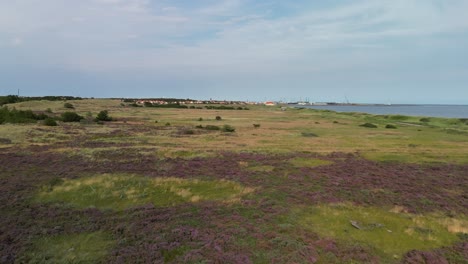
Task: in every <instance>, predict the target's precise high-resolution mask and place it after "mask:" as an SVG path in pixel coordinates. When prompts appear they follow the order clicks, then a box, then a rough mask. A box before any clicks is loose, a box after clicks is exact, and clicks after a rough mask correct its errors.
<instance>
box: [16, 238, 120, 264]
mask: <svg viewBox="0 0 468 264" xmlns="http://www.w3.org/2000/svg"><path fill="white" fill-rule="evenodd" d="M113 245H114V241H113V240H112V239H111V237H110V236H109V235H107V234H105V233H104V232H95V233H84V234H72V235H58V236H43V237H41V238H38V239H36V240H35V241H33V244H32V247H31V248H30V249H29V250H28V251H27V252H25V253H24V254H23V256H21V257H20V258H19V259H18V262H17V263H99V262H102V261H103V259H104V258H105V256H106V255H107V253H108V251H109V250H110V248H111V247H112V246H113Z"/></svg>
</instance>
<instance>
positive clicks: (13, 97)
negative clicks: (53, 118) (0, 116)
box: [0, 95, 83, 106]
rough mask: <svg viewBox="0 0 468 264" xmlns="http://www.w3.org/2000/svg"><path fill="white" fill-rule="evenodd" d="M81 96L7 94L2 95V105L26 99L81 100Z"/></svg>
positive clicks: (0, 100) (0, 99)
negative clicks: (23, 95)
mask: <svg viewBox="0 0 468 264" xmlns="http://www.w3.org/2000/svg"><path fill="white" fill-rule="evenodd" d="M81 99H83V98H81V97H74V96H34V97H20V96H17V95H7V96H0V106H2V105H5V104H14V103H19V102H26V101H38V100H47V101H65V100H81Z"/></svg>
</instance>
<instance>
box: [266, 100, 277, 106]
mask: <svg viewBox="0 0 468 264" xmlns="http://www.w3.org/2000/svg"><path fill="white" fill-rule="evenodd" d="M265 105H267V106H274V105H276V104H275V103H274V102H270V101H268V102H265Z"/></svg>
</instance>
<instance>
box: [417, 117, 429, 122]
mask: <svg viewBox="0 0 468 264" xmlns="http://www.w3.org/2000/svg"><path fill="white" fill-rule="evenodd" d="M419 121H421V122H424V123H427V122H429V121H431V119H430V118H427V117H423V118H421V119H419Z"/></svg>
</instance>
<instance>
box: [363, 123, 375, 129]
mask: <svg viewBox="0 0 468 264" xmlns="http://www.w3.org/2000/svg"><path fill="white" fill-rule="evenodd" d="M359 126H361V127H367V128H377V125H374V124H372V123H364V124H362V125H359Z"/></svg>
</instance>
